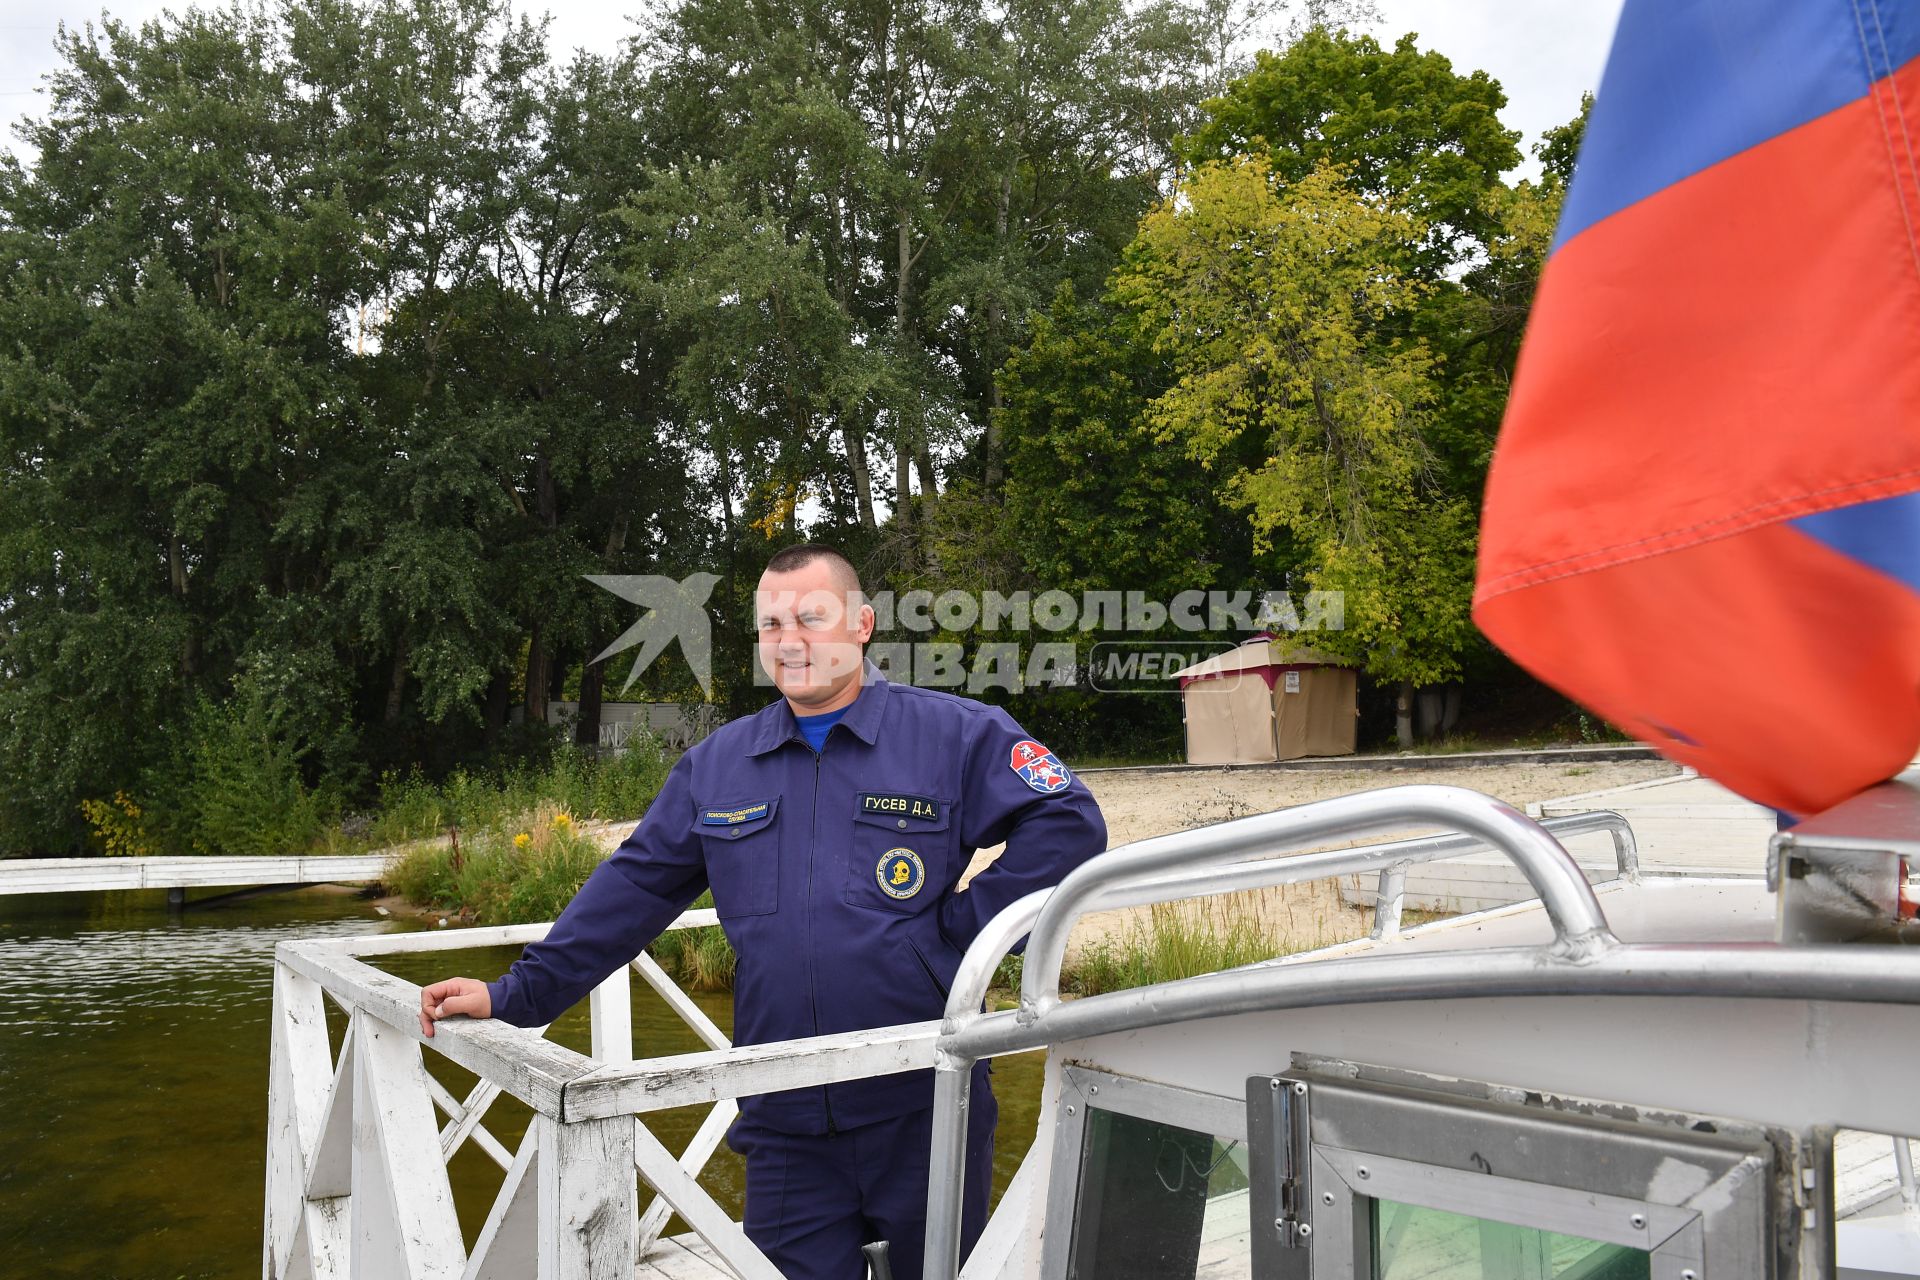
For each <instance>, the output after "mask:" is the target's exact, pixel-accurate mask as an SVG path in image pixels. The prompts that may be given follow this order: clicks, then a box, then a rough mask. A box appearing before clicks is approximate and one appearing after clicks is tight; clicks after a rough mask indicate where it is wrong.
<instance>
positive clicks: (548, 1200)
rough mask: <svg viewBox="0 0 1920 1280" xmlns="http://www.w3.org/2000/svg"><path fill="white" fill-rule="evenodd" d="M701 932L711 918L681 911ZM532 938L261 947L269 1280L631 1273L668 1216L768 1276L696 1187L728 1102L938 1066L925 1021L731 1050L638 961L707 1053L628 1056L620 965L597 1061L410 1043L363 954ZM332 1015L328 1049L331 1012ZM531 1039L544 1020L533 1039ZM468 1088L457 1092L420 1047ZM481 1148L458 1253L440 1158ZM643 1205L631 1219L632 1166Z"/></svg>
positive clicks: (765, 1279) (762, 1261)
mask: <svg viewBox="0 0 1920 1280" xmlns="http://www.w3.org/2000/svg"><path fill="white" fill-rule="evenodd" d="M712 923H714V916H713V913H712V912H711V911H692V912H688V913H686V914H685V915H683V916H681V917H680V919H679V920H677V921H675V922H674V924H673V925H672V926H671V927H672V928H676V929H682V928H688V927H692V926H697V925H710V924H712ZM547 928H548V926H547V925H544V924H541V925H520V926H509V927H505V928H492V929H465V930H461V931H459V932H458V933H454V934H448V933H431V934H429V933H412V934H387V935H381V936H376V937H370V938H369V937H360V938H348V939H329V940H324V941H303V942H284V943H281V944H280V946H279V948H278V949H277V951H276V953H275V962H274V982H273V1048H272V1065H271V1077H270V1084H269V1101H268V1126H269V1127H268V1137H267V1187H266V1222H265V1228H264V1233H263V1242H262V1260H261V1274H262V1275H263V1276H265V1277H267V1278H268V1280H309V1278H311V1280H331V1278H334V1277H354V1278H355V1280H374V1278H380V1280H384V1278H386V1277H395V1278H400V1277H405V1278H407V1280H425V1278H426V1277H446V1278H447V1280H483V1278H486V1280H493V1278H496V1277H497V1278H500V1280H505V1278H506V1277H525V1276H538V1277H541V1278H542V1280H559V1278H560V1277H566V1278H567V1280H613V1278H615V1277H618V1280H633V1277H634V1274H635V1268H636V1265H637V1264H638V1263H639V1261H640V1260H641V1259H643V1258H644V1257H645V1256H646V1255H647V1254H648V1252H649V1251H651V1250H652V1249H653V1248H654V1246H655V1244H656V1242H657V1241H658V1240H659V1237H660V1232H661V1230H662V1229H663V1228H664V1227H665V1226H666V1223H667V1220H668V1217H669V1215H670V1214H675V1213H677V1214H679V1215H680V1217H681V1218H682V1219H683V1220H684V1221H685V1222H686V1223H687V1224H688V1226H690V1227H691V1228H692V1229H693V1231H694V1232H695V1233H696V1234H698V1235H699V1236H700V1238H701V1239H702V1240H704V1241H705V1242H706V1244H707V1245H708V1247H709V1248H710V1249H711V1250H712V1251H713V1254H714V1256H715V1257H716V1258H717V1259H718V1260H719V1261H721V1262H722V1263H724V1264H725V1265H726V1266H728V1267H730V1268H731V1269H732V1270H733V1271H734V1273H735V1274H737V1275H739V1276H741V1277H742V1278H743V1280H779V1272H778V1271H776V1270H775V1269H774V1267H773V1265H772V1264H771V1263H770V1262H768V1261H767V1259H766V1256H765V1255H764V1254H762V1253H761V1252H760V1251H759V1250H758V1249H756V1248H755V1247H754V1246H753V1245H752V1243H751V1242H749V1241H748V1240H747V1238H746V1236H745V1234H744V1233H743V1232H742V1231H741V1229H740V1227H739V1225H738V1224H737V1223H735V1222H733V1221H732V1220H731V1219H730V1218H729V1217H728V1216H727V1214H726V1212H725V1211H724V1210H723V1209H721V1207H720V1206H719V1205H718V1204H717V1203H715V1201H714V1200H713V1198H712V1197H711V1196H709V1195H708V1194H707V1192H706V1191H705V1190H704V1189H703V1188H702V1187H701V1186H700V1185H699V1182H698V1178H699V1174H700V1170H701V1169H702V1168H703V1167H704V1166H705V1164H706V1162H707V1159H708V1157H710V1156H711V1155H712V1154H713V1152H714V1150H715V1149H716V1148H717V1147H718V1146H719V1143H720V1141H721V1138H722V1137H723V1136H724V1134H725V1132H726V1129H727V1126H728V1124H730V1123H731V1122H732V1120H733V1117H734V1115H735V1113H736V1109H735V1104H734V1099H736V1098H739V1097H742V1096H745V1095H749V1094H756V1093H766V1092H769V1091H772V1090H777V1089H792V1088H800V1087H805V1086H809V1085H819V1084H829V1083H833V1082H837V1081H841V1080H851V1079H857V1078H861V1077H865V1076H875V1075H886V1074H889V1073H891V1072H896V1071H908V1070H913V1069H915V1068H920V1067H930V1066H932V1065H933V1046H934V1039H935V1036H936V1034H937V1032H938V1030H939V1023H937V1022H926V1023H918V1024H914V1025H911V1026H904V1027H890V1028H882V1029H880V1030H876V1031H866V1032H858V1033H853V1034H849V1035H840V1036H822V1037H818V1038H814V1039H808V1040H795V1041H787V1042H783V1043H779V1044H766V1045H755V1046H751V1047H748V1048H742V1049H734V1048H731V1047H730V1046H729V1045H728V1043H727V1041H726V1038H725V1037H724V1036H723V1035H722V1034H721V1032H720V1029H719V1028H718V1027H716V1026H715V1025H714V1024H713V1022H712V1021H711V1020H710V1019H708V1018H707V1017H706V1015H705V1014H704V1013H702V1012H701V1010H700V1009H699V1007H698V1006H697V1005H695V1004H694V1002H693V1001H692V1000H690V999H688V998H687V996H686V994H685V993H684V992H683V991H681V990H680V988H679V987H678V986H676V985H675V984H674V982H673V980H672V979H671V978H669V977H668V976H667V975H666V974H665V973H664V972H663V971H662V970H661V969H660V967H659V966H658V965H657V964H655V963H654V961H653V959H652V958H651V957H649V956H646V955H644V954H643V955H641V956H640V957H638V958H637V959H635V960H634V962H633V965H632V968H633V969H634V970H635V971H637V972H638V973H639V974H640V976H641V977H642V978H643V979H645V981H646V982H647V984H648V985H649V986H651V987H652V988H653V989H654V990H655V991H656V992H658V993H659V995H660V997H661V998H662V999H664V1000H665V1001H666V1002H667V1004H668V1005H669V1006H670V1007H671V1008H672V1009H673V1010H674V1012H675V1013H676V1014H678V1015H679V1017H680V1018H681V1019H682V1020H683V1021H684V1022H685V1023H686V1024H687V1025H688V1026H690V1027H691V1028H693V1030H694V1032H695V1034H697V1035H698V1036H699V1038H700V1039H701V1040H702V1041H703V1042H704V1043H705V1044H706V1045H707V1046H708V1049H707V1051H706V1052H701V1053H692V1054H681V1055H677V1056H674V1057H669V1058H659V1059H652V1060H643V1061H637V1062H636V1061H633V1060H632V1043H633V1033H632V1024H631V1004H630V991H629V977H628V971H627V970H626V969H622V970H620V971H619V972H617V973H615V974H614V975H613V976H612V977H611V978H610V979H608V981H607V982H606V983H605V984H603V985H602V986H601V987H600V988H599V989H598V990H596V991H595V992H594V993H593V998H592V1001H591V1009H590V1013H591V1019H592V1030H593V1056H591V1057H587V1056H583V1055H581V1054H578V1053H575V1052H573V1051H572V1050H569V1049H566V1048H563V1047H561V1046H559V1045H556V1044H553V1043H551V1042H550V1041H547V1040H545V1039H543V1038H541V1032H536V1031H530V1030H522V1029H520V1028H517V1027H510V1026H507V1025H505V1024H503V1023H499V1022H472V1021H468V1020H466V1019H459V1020H455V1021H451V1022H442V1023H439V1024H437V1026H436V1029H435V1030H436V1033H435V1035H434V1036H433V1038H432V1039H430V1040H428V1039H426V1038H425V1037H423V1036H422V1035H421V1034H420V1026H419V1013H418V1010H419V1003H420V989H419V988H418V987H417V986H415V985H414V984H413V983H411V982H407V981H405V980H404V979H401V978H396V977H394V976H393V975H391V974H388V973H385V972H383V971H382V970H380V969H377V968H375V967H374V966H373V965H371V964H368V963H367V962H366V960H367V958H370V957H375V956H380V955H393V954H396V953H401V952H420V951H452V950H464V949H467V948H473V947H487V946H498V945H502V944H508V943H525V942H531V941H534V940H536V939H538V938H541V937H544V936H545V934H546V931H547ZM329 999H331V1000H332V1001H333V1002H334V1003H335V1004H337V1005H339V1006H340V1008H342V1009H343V1010H345V1011H346V1013H347V1016H348V1020H347V1031H346V1035H345V1037H344V1039H343V1041H342V1043H341V1045H340V1048H339V1051H338V1053H337V1054H336V1053H335V1051H334V1049H333V1046H332V1043H331V1040H330V1038H329V1035H328V1031H327V1024H326V1009H325V1001H326V1000H329ZM542 1030H544V1029H542ZM422 1044H425V1045H426V1046H428V1047H429V1048H431V1049H433V1050H434V1051H435V1052H438V1053H441V1054H443V1055H445V1056H446V1057H447V1058H448V1059H449V1060H451V1061H452V1062H454V1063H457V1064H458V1065H460V1066H462V1067H464V1068H466V1069H467V1070H468V1071H471V1072H473V1073H474V1074H475V1075H477V1076H478V1077H479V1079H478V1081H477V1082H476V1083H475V1084H474V1086H473V1087H472V1089H471V1090H470V1091H469V1092H468V1094H467V1096H466V1097H464V1098H461V1097H456V1096H455V1095H454V1094H452V1093H451V1092H449V1091H448V1090H447V1089H446V1088H445V1087H444V1086H442V1085H441V1084H440V1083H439V1082H438V1081H436V1080H435V1079H434V1078H433V1077H432V1076H431V1075H429V1074H428V1072H427V1070H426V1064H425V1062H424V1061H423V1058H422V1055H421V1051H420V1047H421V1045H422ZM503 1093H504V1094H509V1095H511V1096H513V1097H515V1098H518V1099H519V1100H520V1101H521V1102H523V1103H525V1104H526V1105H527V1106H528V1107H530V1108H532V1109H533V1112H534V1117H533V1121H532V1124H531V1125H530V1126H529V1127H528V1129H527V1133H526V1137H525V1138H524V1139H523V1140H522V1141H521V1143H520V1144H519V1147H518V1149H517V1150H509V1149H508V1148H507V1147H506V1146H505V1145H504V1144H503V1143H501V1142H500V1141H498V1140H497V1139H496V1138H495V1137H494V1135H493V1134H492V1133H491V1132H489V1130H488V1129H487V1127H486V1115H487V1111H488V1108H489V1107H491V1106H492V1105H493V1103H494V1102H495V1101H496V1100H497V1099H498V1098H499V1097H500V1096H501V1095H502V1094H503ZM696 1103H707V1104H711V1110H710V1111H709V1112H708V1114H707V1116H706V1118H705V1120H704V1122H703V1123H702V1124H701V1126H700V1128H699V1130H698V1131H697V1132H696V1133H695V1135H694V1137H693V1139H692V1141H691V1142H690V1144H689V1145H688V1147H687V1149H686V1151H684V1152H682V1153H681V1154H679V1155H677V1156H676V1155H675V1154H674V1153H673V1152H671V1151H670V1150H668V1149H667V1147H666V1146H665V1145H664V1144H663V1143H662V1142H661V1141H660V1140H659V1138H657V1137H656V1136H655V1135H654V1134H653V1132H652V1131H651V1130H649V1129H648V1128H647V1126H646V1123H645V1118H644V1117H645V1115H646V1113H648V1112H653V1111H661V1110H665V1109H667V1108H671V1107H683V1106H688V1105H691V1104H696ZM468 1142H472V1143H474V1144H476V1145H477V1146H478V1147H479V1148H480V1149H481V1150H482V1151H483V1152H485V1153H486V1155H487V1156H488V1157H489V1158H491V1159H492V1160H493V1161H494V1163H496V1164H498V1165H499V1166H500V1168H501V1169H502V1170H504V1171H505V1177H504V1179H503V1180H502V1182H501V1184H500V1188H499V1191H498V1193H497V1194H496V1195H495V1197H494V1199H493V1201H492V1205H491V1208H490V1209H489V1211H488V1214H487V1218H486V1225H485V1226H484V1228H483V1229H482V1230H481V1231H480V1233H479V1236H478V1238H477V1240H476V1241H475V1244H474V1248H473V1250H472V1253H471V1254H469V1253H468V1251H467V1249H466V1247H465V1243H464V1241H463V1239H462V1237H461V1233H460V1227H459V1223H458V1220H457V1217H456V1212H455V1202H454V1192H453V1188H452V1185H451V1183H450V1181H449V1179H448V1177H447V1162H448V1160H450V1159H451V1158H452V1156H453V1154H454V1153H455V1152H456V1151H458V1150H459V1149H460V1148H461V1147H462V1146H463V1145H464V1144H466V1143H468ZM636 1173H637V1174H638V1177H639V1178H641V1179H644V1180H645V1181H646V1183H647V1184H648V1185H650V1186H652V1187H653V1188H654V1189H655V1190H656V1191H657V1192H658V1193H659V1194H658V1196H657V1198H656V1199H655V1201H654V1203H653V1204H652V1205H651V1206H650V1207H649V1209H648V1211H647V1213H646V1214H645V1215H642V1214H640V1213H639V1212H638V1203H639V1194H638V1185H637V1183H636V1180H635V1175H636Z"/></svg>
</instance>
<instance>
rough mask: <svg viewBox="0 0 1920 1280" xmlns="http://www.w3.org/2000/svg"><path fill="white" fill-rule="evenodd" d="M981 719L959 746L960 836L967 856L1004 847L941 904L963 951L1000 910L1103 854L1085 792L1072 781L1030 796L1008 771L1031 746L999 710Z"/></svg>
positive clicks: (1096, 814)
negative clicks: (962, 759)
mask: <svg viewBox="0 0 1920 1280" xmlns="http://www.w3.org/2000/svg"><path fill="white" fill-rule="evenodd" d="M981 719H982V722H983V723H982V724H981V725H980V727H979V728H978V729H977V730H976V732H975V733H974V735H973V736H972V738H971V740H970V741H969V742H968V743H967V746H966V750H967V761H966V766H965V774H964V778H965V781H964V784H963V791H964V795H963V796H962V798H961V803H960V823H961V825H960V836H961V840H962V844H963V847H965V848H968V849H982V848H986V847H988V846H991V845H995V844H999V843H1000V842H1001V841H1003V840H1004V841H1005V842H1006V846H1007V847H1006V848H1005V849H1004V850H1002V851H1001V853H1000V856H999V857H998V858H996V859H995V860H994V862H993V865H992V866H989V867H987V868H986V869H985V870H983V871H982V872H981V873H980V874H979V875H977V876H975V877H974V878H973V880H972V882H971V883H969V884H968V886H967V888H966V889H965V890H964V891H963V892H960V893H956V894H954V895H952V896H951V897H949V898H948V899H947V901H946V902H944V903H942V904H941V908H940V927H941V930H942V932H944V933H945V934H946V935H947V937H948V938H949V939H950V940H951V941H952V942H953V944H954V945H955V946H957V947H959V948H961V949H962V950H965V949H966V947H967V945H968V944H969V943H971V942H972V941H973V940H974V938H975V937H976V936H977V935H978V934H979V932H980V930H981V929H982V928H984V927H985V926H986V923H987V921H989V920H991V919H993V917H994V916H996V915H998V914H999V913H1000V912H1001V911H1002V910H1004V909H1005V908H1007V907H1009V906H1011V905H1012V904H1013V903H1015V902H1017V901H1019V900H1020V899H1021V898H1023V897H1025V896H1026V895H1027V894H1029V893H1032V892H1033V891H1034V890H1036V889H1048V888H1051V887H1053V886H1054V885H1056V884H1058V883H1060V881H1061V879H1062V878H1064V877H1065V876H1066V874H1067V873H1068V872H1070V871H1072V870H1073V869H1074V868H1075V867H1077V866H1079V865H1080V864H1081V863H1083V862H1085V861H1086V860H1087V859H1089V858H1091V857H1093V856H1094V855H1095V854H1098V853H1101V852H1103V851H1104V850H1105V849H1106V847H1107V823H1106V819H1104V818H1102V817H1101V816H1100V805H1099V803H1098V802H1097V801H1095V800H1094V798H1093V793H1092V792H1090V791H1088V790H1087V784H1086V783H1084V782H1082V781H1080V778H1079V776H1078V775H1077V774H1076V775H1074V776H1073V779H1072V781H1071V782H1069V783H1068V784H1067V785H1066V786H1065V787H1063V788H1061V789H1060V790H1058V791H1054V792H1044V791H1039V790H1036V789H1034V788H1033V787H1032V786H1030V785H1029V784H1028V783H1027V781H1026V779H1025V778H1024V777H1023V776H1022V775H1021V773H1020V771H1019V769H1018V768H1016V767H1015V766H1014V765H1013V763H1012V760H1013V752H1014V748H1016V747H1017V746H1019V745H1020V744H1021V743H1022V742H1030V741H1032V740H1033V739H1032V738H1031V737H1030V736H1029V735H1028V733H1027V732H1026V730H1024V729H1022V728H1021V727H1020V725H1019V724H1018V723H1017V722H1016V721H1015V720H1014V718H1013V717H1012V716H1010V715H1008V714H1007V713H1006V712H1005V711H1003V710H1001V709H1000V708H998V707H994V708H992V709H991V710H990V711H989V713H988V715H986V716H983V717H981Z"/></svg>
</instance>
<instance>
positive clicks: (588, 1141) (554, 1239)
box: [533, 1116, 640, 1280]
mask: <svg viewBox="0 0 1920 1280" xmlns="http://www.w3.org/2000/svg"><path fill="white" fill-rule="evenodd" d="M533 1125H534V1129H535V1130H536V1131H537V1132H538V1134H539V1139H540V1151H539V1155H538V1156H537V1157H536V1159H535V1161H534V1163H535V1173H536V1177H537V1179H538V1183H539V1230H538V1233H537V1234H538V1241H539V1243H538V1257H537V1265H536V1267H535V1271H534V1274H535V1275H536V1276H538V1277H539V1280H633V1276H634V1272H635V1270H636V1269H637V1268H638V1266H639V1263H640V1259H639V1256H638V1252H637V1248H636V1244H637V1236H638V1234H639V1233H638V1223H639V1203H640V1194H639V1187H638V1185H637V1184H636V1183H635V1181H634V1168H633V1164H634V1162H633V1120H632V1118H631V1117H626V1116H617V1117H614V1118H611V1119H606V1120H580V1121H575V1122H573V1123H571V1124H561V1123H560V1122H559V1121H557V1120H553V1119H550V1118H548V1117H547V1116H535V1117H534V1118H533Z"/></svg>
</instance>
